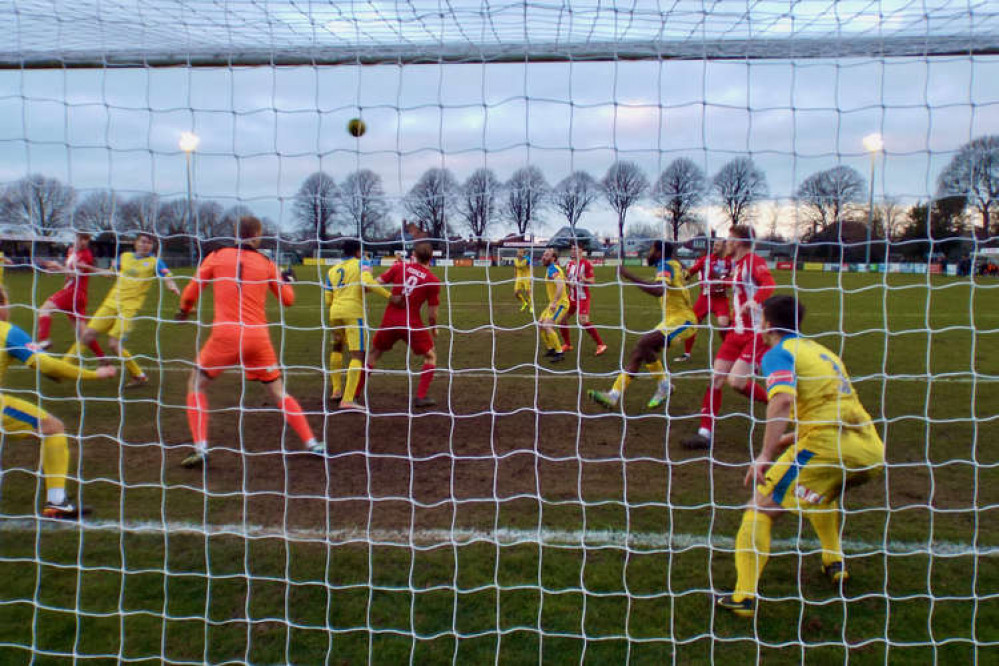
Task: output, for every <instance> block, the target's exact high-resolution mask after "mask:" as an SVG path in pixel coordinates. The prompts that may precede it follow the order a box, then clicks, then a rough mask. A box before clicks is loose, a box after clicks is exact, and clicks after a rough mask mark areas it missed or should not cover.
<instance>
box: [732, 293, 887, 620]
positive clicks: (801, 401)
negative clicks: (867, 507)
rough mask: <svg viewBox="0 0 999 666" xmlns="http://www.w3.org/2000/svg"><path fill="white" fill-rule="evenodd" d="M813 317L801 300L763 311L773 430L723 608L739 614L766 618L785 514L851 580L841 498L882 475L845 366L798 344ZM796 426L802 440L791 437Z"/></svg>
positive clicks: (837, 579) (880, 450)
mask: <svg viewBox="0 0 999 666" xmlns="http://www.w3.org/2000/svg"><path fill="white" fill-rule="evenodd" d="M804 315H805V309H804V307H802V306H801V305H799V303H798V302H797V300H796V299H795V298H794V297H793V296H773V297H771V298H768V299H767V300H766V301H764V303H763V321H762V326H761V331H762V336H763V338H764V340H765V342H766V343H767V344H768V345H770V351H768V352H767V353H766V355H765V356H764V357H763V374H764V375H766V378H767V392H768V394H769V398H770V399H769V402H768V404H767V426H766V431H765V432H764V435H763V451H761V452H760V455H759V456H758V457H757V458H756V460H755V461H754V462H753V463H752V465H751V467H750V469H749V472H748V473H747V474H746V484H747V485H748V484H749V483H753V484H754V485H755V487H756V491H755V493H754V494H753V498H752V500H751V501H750V505H749V507H748V508H747V509H746V511H745V513H744V514H743V517H742V525H741V527H739V532H738V534H737V535H736V538H735V569H736V574H737V579H736V584H735V591H734V592H733V593H732V594H728V595H724V596H720V597H718V600H717V603H718V605H719V606H720V607H722V608H726V609H728V610H730V611H732V612H733V613H735V614H736V615H739V616H742V617H752V616H753V615H754V614H755V612H756V595H757V586H758V584H759V580H760V574H761V573H762V572H763V567H764V566H766V563H767V558H768V557H769V555H770V527H771V524H772V523H773V521H774V519H775V518H778V517H779V516H780V515H782V514H783V513H784V512H785V511H792V512H794V513H797V514H799V515H802V514H803V515H804V516H806V517H807V518H808V520H809V521H810V522H811V523H812V527H814V528H815V531H816V533H817V534H818V536H819V541H820V543H821V545H822V570H823V572H824V573H825V575H826V576H827V577H828V578H829V580H830V581H831V582H832V583H833V584H835V585H840V584H842V583H843V582H844V581H845V580H846V578H847V573H846V569H845V568H844V566H843V547H842V545H841V543H840V524H839V510H840V509H839V499H840V495H841V494H842V492H843V488H844V486H851V485H857V484H859V483H863V482H864V481H867V480H868V479H870V478H871V477H872V476H875V475H877V474H878V473H880V471H881V469H882V467H883V466H884V463H885V445H884V443H883V442H882V441H881V438H880V436H878V433H877V430H875V428H874V425H873V424H872V423H871V417H870V415H869V414H868V413H867V411H866V410H865V409H864V407H863V405H861V404H860V399H859V398H858V397H857V392H856V391H855V390H854V388H853V385H852V384H851V383H850V378H849V376H847V374H846V370H845V368H844V367H843V362H842V361H841V360H840V359H839V358H838V357H837V356H836V355H835V354H833V353H832V352H831V351H829V350H828V349H826V348H825V347H823V346H822V345H820V344H819V343H817V342H813V341H812V340H806V339H804V338H800V337H798V330H799V326H800V325H801V320H802V319H803V318H804ZM792 421H793V422H794V423H795V424H796V432H795V431H792V432H791V433H788V434H785V430H787V427H788V426H789V425H792Z"/></svg>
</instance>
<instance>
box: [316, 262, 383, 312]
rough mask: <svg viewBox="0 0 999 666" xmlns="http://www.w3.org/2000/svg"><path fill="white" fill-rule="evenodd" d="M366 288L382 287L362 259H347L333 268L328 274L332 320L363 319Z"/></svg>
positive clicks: (327, 283)
mask: <svg viewBox="0 0 999 666" xmlns="http://www.w3.org/2000/svg"><path fill="white" fill-rule="evenodd" d="M366 286H370V287H380V285H379V284H378V282H377V281H376V280H375V278H374V277H372V275H371V271H370V270H367V269H366V268H365V266H364V265H363V264H362V262H361V260H360V259H356V258H352V259H347V260H346V261H343V262H340V263H339V264H337V265H336V266H334V267H333V268H331V269H330V270H329V272H328V273H327V274H326V290H327V294H329V297H330V299H329V304H330V319H358V318H363V317H364V288H365V287H366Z"/></svg>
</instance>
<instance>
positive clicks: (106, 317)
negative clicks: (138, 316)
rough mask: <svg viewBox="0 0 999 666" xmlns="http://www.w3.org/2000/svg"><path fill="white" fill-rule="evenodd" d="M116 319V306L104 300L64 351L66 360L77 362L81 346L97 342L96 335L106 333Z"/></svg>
mask: <svg viewBox="0 0 999 666" xmlns="http://www.w3.org/2000/svg"><path fill="white" fill-rule="evenodd" d="M117 319H118V308H117V307H116V306H115V305H114V304H112V303H107V302H104V303H102V304H101V306H100V307H99V308H97V312H95V313H94V316H93V317H91V318H90V320H89V321H88V322H87V324H86V327H85V328H84V329H83V334H82V335H80V336H79V337H78V338H77V340H76V342H74V343H73V345H72V346H71V347H70V348H69V350H68V351H67V352H66V360H67V361H69V362H70V363H78V362H79V361H81V360H82V354H81V351H80V350H81V349H82V348H83V347H90V346H91V345H92V344H94V343H96V342H97V336H98V335H100V334H102V333H107V332H108V331H110V330H111V329H112V327H114V325H115V322H116V321H117Z"/></svg>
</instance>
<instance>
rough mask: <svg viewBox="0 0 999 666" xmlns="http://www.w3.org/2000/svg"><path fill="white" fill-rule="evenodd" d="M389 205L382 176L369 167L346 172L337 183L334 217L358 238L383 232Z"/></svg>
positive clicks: (376, 235)
mask: <svg viewBox="0 0 999 666" xmlns="http://www.w3.org/2000/svg"><path fill="white" fill-rule="evenodd" d="M388 214H389V206H388V202H387V201H386V200H385V188H384V187H383V186H382V177H381V176H379V175H378V174H377V173H375V172H374V171H371V170H370V169H360V170H358V171H355V172H353V173H351V174H348V175H347V177H346V178H345V179H344V181H343V183H342V184H341V185H340V206H339V210H338V211H337V218H338V219H339V220H341V221H342V226H343V227H344V228H345V229H350V232H349V233H350V234H352V235H354V236H357V237H358V238H361V237H363V238H376V237H378V236H380V235H381V234H382V233H384V232H385V231H387V229H386V227H387V226H388V224H387V223H388Z"/></svg>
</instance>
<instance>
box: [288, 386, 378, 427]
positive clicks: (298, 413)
mask: <svg viewBox="0 0 999 666" xmlns="http://www.w3.org/2000/svg"><path fill="white" fill-rule="evenodd" d="M361 376H362V377H363V376H364V375H363V374H362V375H361ZM281 411H282V412H284V421H285V423H287V424H288V425H290V426H291V429H292V430H294V431H295V434H296V435H298V436H299V438H300V439H301V440H302V441H303V442H311V441H312V440H313V439H314V437H313V435H312V428H310V427H309V421H308V420H307V419H306V418H305V414H303V413H302V407H301V406H300V405H299V404H298V401H297V400H295V399H294V398H293V397H291V396H290V395H286V396H285V397H284V399H283V400H281Z"/></svg>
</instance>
